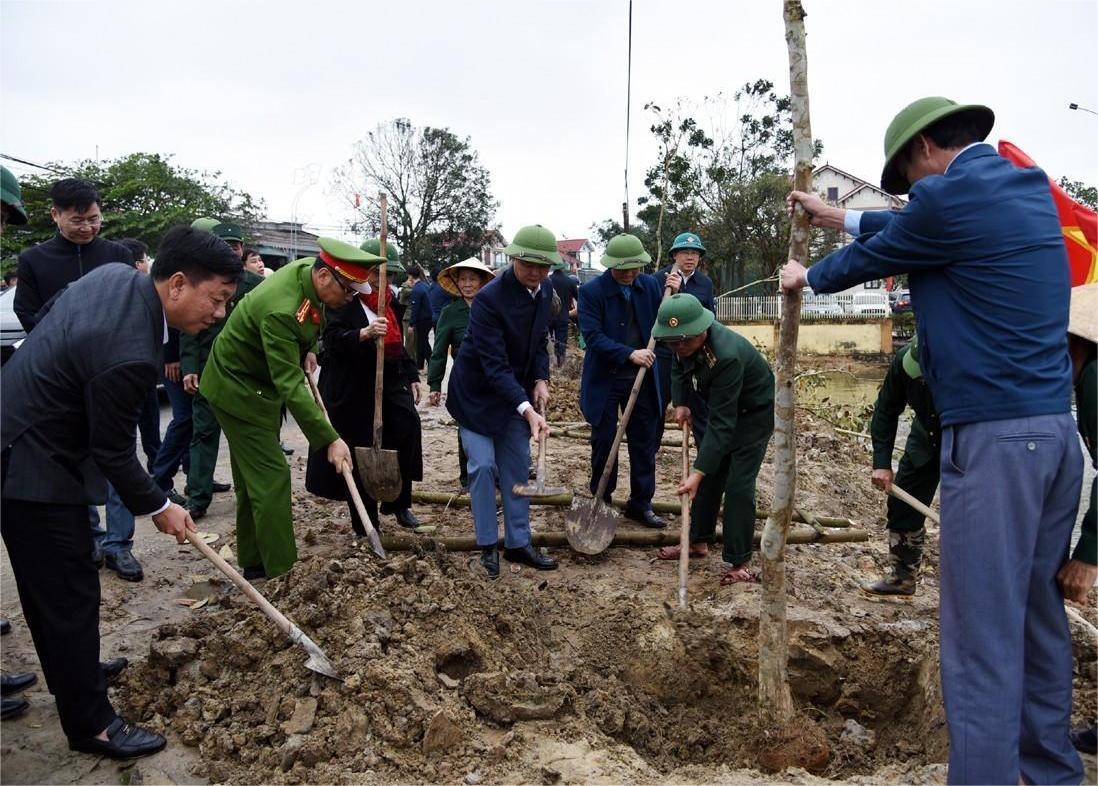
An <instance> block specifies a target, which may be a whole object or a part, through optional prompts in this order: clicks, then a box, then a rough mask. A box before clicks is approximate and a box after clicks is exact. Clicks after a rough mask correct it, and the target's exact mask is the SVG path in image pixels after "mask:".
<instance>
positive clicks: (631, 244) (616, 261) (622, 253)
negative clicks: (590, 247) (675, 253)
mask: <svg viewBox="0 0 1098 786" xmlns="http://www.w3.org/2000/svg"><path fill="white" fill-rule="evenodd" d="M651 261H652V257H650V256H649V255H648V252H647V251H645V250H644V244H643V243H641V241H640V238H639V237H637V236H636V235H629V234H621V235H614V237H612V238H610V242H609V243H607V244H606V253H604V254H603V255H602V259H600V260H599V264H601V265H602V266H603V267H605V268H608V269H610V270H633V269H635V268H638V267H644V266H645V265H647V264H648V263H649V262H651Z"/></svg>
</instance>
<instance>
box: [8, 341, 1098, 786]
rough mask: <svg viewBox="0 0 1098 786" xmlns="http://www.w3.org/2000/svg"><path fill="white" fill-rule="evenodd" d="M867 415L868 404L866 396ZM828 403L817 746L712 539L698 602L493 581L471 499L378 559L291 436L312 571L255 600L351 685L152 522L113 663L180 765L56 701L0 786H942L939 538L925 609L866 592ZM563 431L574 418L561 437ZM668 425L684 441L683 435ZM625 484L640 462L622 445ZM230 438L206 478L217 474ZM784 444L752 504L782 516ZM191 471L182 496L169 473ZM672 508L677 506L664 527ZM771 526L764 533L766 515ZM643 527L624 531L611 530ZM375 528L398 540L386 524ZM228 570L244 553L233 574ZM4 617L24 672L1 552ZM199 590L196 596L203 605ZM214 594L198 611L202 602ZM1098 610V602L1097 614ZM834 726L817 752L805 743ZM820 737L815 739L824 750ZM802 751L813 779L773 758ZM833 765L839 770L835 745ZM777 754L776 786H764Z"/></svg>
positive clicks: (653, 584) (109, 613)
mask: <svg viewBox="0 0 1098 786" xmlns="http://www.w3.org/2000/svg"><path fill="white" fill-rule="evenodd" d="M803 360H804V361H805V363H804V365H805V367H806V368H807V369H808V370H812V369H824V368H827V369H835V368H842V369H845V370H847V371H851V372H854V373H857V374H862V375H873V374H876V375H877V376H880V375H882V374H883V361H880V360H867V361H857V362H851V361H840V360H838V359H828V358H821V359H810V358H805V359H803ZM565 372H566V373H564V374H558V375H557V376H556V378H555V380H554V383H553V401H552V402H551V406H550V419H551V420H552V421H553V422H555V423H559V424H568V423H576V422H578V421H580V420H582V417H581V416H580V414H579V411H578V407H577V405H576V381H577V378H578V372H579V358H578V357H570V358H569V360H568V364H567V366H566V369H565ZM854 409H857V408H856V407H854ZM420 413H421V416H422V420H423V430H424V443H425V445H424V447H425V455H426V456H428V457H429V459H428V461H427V466H426V477H425V480H424V482H423V483H422V484H420V486H421V487H422V488H424V489H430V490H437V491H454V490H456V488H457V463H456V461H457V459H456V436H455V430H454V426H453V423H452V421H451V419H450V418H449V416H448V415H447V414H446V412H445V409H444V408H441V407H440V408H430V407H427V406H426V404H424V405H422V406H421V407H420ZM849 414H850V413H849V411H848V412H846V413H843V412H840V411H838V410H836V409H835V408H833V407H832V408H829V407H828V406H826V405H825V406H823V407H820V408H817V412H816V413H811V412H808V411H802V412H799V413H798V462H799V464H798V493H797V505H798V507H799V508H800V509H802V510H804V511H808V512H811V513H813V514H816V515H826V516H836V517H844V518H849V519H851V520H852V521H853V523H854V525H855V527H856V528H859V529H863V530H866V531H868V533H869V539H868V541H865V542H855V543H842V544H829V545H803V546H790V547H789V549H788V554H787V571H788V573H787V576H788V578H787V586H788V590H789V609H788V617H789V630H790V641H791V645H790V664H789V671H790V685H791V689H792V693H793V696H794V701H795V703H796V705H797V708H798V712H799V713H800V714H799V718H800V720H799V721H798V729H800V730H802V731H803V732H804V733H803V734H802V735H801V736H802V739H800V740H793V742H792V743H790V742H789V741H788V740H787V741H785V742H781V741H777V740H775V736H774V734H773V733H772V730H769V729H768V728H767V726H766V723H765V722H764V720H763V717H762V716H761V715H760V713H759V711H758V708H757V698H756V696H757V671H758V666H757V664H758V643H757V631H758V610H759V597H760V592H761V588H760V587H759V586H758V585H748V584H738V585H733V586H728V587H722V586H720V585H719V578H720V575H721V562H720V557H719V549H717V550H715V551H714V552H712V553H711V554H710V556H709V557H707V558H706V559H703V560H694V561H692V562H691V566H690V581H689V588H688V590H689V602H690V608H689V610H687V611H683V612H679V611H675V610H673V609H674V606H675V593H676V586H677V563H667V562H660V561H656V560H655V559H654V552H655V550H654V549H652V548H645V549H641V548H618V547H615V548H611V549H609V550H607V551H606V552H604V553H603V554H600V555H598V556H595V557H588V556H582V555H579V554H576V553H573V552H571V551H570V550H568V549H566V548H561V549H553V550H551V552H552V554H553V556H555V557H556V558H558V559H559V560H560V562H561V569H560V570H559V571H556V572H550V573H538V572H535V571H532V570H530V569H528V568H525V567H524V568H521V569H516V568H511V569H508V564H507V563H506V562H504V563H503V565H504V570H503V577H502V579H501V580H500V581H498V582H495V583H488V582H486V581H485V580H484V578H483V574H482V573H481V572H480V569H479V566H478V565H477V562H476V555H475V554H473V553H468V552H448V551H446V550H445V549H444V548H440V547H438V546H437V544H435V542H434V541H433V540H432V537H435V536H449V535H469V534H471V533H472V525H471V521H470V518H469V513H468V510H467V509H462V508H449V509H447V508H444V507H442V506H428V505H416V506H415V511H416V514H417V515H418V516H419V518H420V519H421V520H422V521H423V523H424V524H427V525H429V526H434V527H436V528H437V530H436V532H435V533H434V535H433V536H432V535H426V536H419V543H418V544H417V548H416V550H415V551H411V552H408V551H403V552H398V551H393V552H391V553H390V555H389V556H390V558H389V560H388V561H385V562H382V561H380V560H378V559H377V558H376V557H374V556H373V554H372V552H371V551H370V550H369V548H368V547H367V546H366V544H365V543H360V542H358V541H356V540H355V538H354V537H353V535H352V534H351V530H350V526H349V520H348V516H347V511H346V508H345V506H344V504H343V503H329V502H326V501H323V500H318V499H316V498H314V497H311V496H310V495H308V494H306V493H305V492H304V491H303V488H302V487H303V480H304V467H305V456H304V450H305V443H304V441H303V439H302V437H301V434H300V432H299V431H297V430H296V428H294V427H293V426H289V427H287V429H286V430H285V432H284V436H285V437H286V441H287V442H288V443H289V444H290V445H291V446H293V447H295V448H297V452H296V453H295V454H294V456H293V457H291V458H290V459H289V461H290V464H291V467H292V470H293V478H294V488H295V499H294V506H295V520H296V522H297V535H298V542H299V547H300V550H301V561H300V562H299V564H298V565H297V566H296V567H295V568H294V570H293V571H291V572H290V573H289V574H287V575H286V576H283V577H281V578H279V579H275V580H270V581H265V582H261V583H260V584H259V585H258V586H259V587H260V589H261V591H262V592H263V593H265V594H266V596H267V597H268V598H269V599H270V600H271V601H272V602H273V603H274V604H275V605H276V606H277V607H278V608H280V609H281V610H282V611H283V612H285V613H286V614H287V615H288V616H289V617H291V618H292V619H293V620H295V621H296V622H297V623H298V624H299V625H300V626H301V627H302V628H303V629H304V630H305V631H306V632H307V633H308V634H309V635H310V636H311V637H312V638H313V639H314V640H315V641H316V642H317V643H318V644H319V645H320V646H321V647H322V648H323V649H324V650H325V651H326V652H327V653H328V654H329V655H330V656H331V658H332V660H333V661H334V662H335V663H336V665H337V666H338V668H339V669H340V671H341V672H342V673H343V675H344V676H345V677H346V679H345V680H344V681H343V682H335V681H332V680H328V679H326V678H323V677H318V676H316V675H314V674H313V673H312V672H310V671H308V670H306V669H305V668H304V666H303V663H304V660H305V655H304V653H303V651H302V650H301V649H299V648H298V647H295V646H292V645H290V644H288V643H287V641H286V640H285V637H284V636H282V635H281V634H279V633H278V632H277V631H276V629H275V628H274V627H273V625H272V624H271V623H270V622H269V621H268V620H267V618H266V617H264V616H263V615H262V614H260V613H259V612H258V611H257V610H256V609H255V608H254V607H253V606H252V605H250V604H249V603H248V602H247V600H246V599H245V598H244V597H243V596H242V595H241V594H240V593H239V592H238V591H237V590H236V589H235V588H233V587H232V585H231V584H229V583H228V582H227V581H226V580H225V579H224V578H222V577H221V576H220V574H218V572H217V571H216V569H214V568H213V566H212V565H211V564H210V563H208V562H206V561H204V560H203V559H202V558H201V557H200V555H198V554H197V553H196V552H194V551H193V550H192V549H190V548H189V547H179V546H176V545H175V543H174V541H172V540H170V539H168V538H166V537H164V536H162V535H159V534H158V533H156V532H155V531H154V530H153V528H152V526H151V524H150V523H149V521H148V520H147V519H146V520H143V521H140V522H139V525H138V526H139V531H138V539H137V545H136V547H135V554H136V555H137V556H138V557H139V558H140V559H141V560H142V562H143V563H144V566H145V571H146V579H145V581H143V582H141V583H138V584H128V583H125V582H122V581H120V580H119V579H118V578H117V577H116V576H115V575H114V574H112V573H109V572H106V571H104V572H103V574H102V585H103V607H102V632H103V649H102V654H103V657H104V658H106V657H110V656H113V655H118V654H122V655H126V656H127V657H129V658H130V659H131V660H132V661H133V665H132V666H131V667H130V668H129V669H128V670H127V671H126V672H125V673H124V675H123V677H122V678H121V679H120V680H119V683H118V684H117V686H116V687H115V689H114V690H113V691H112V697H113V699H114V701H115V703H116V706H117V707H118V708H119V710H120V712H122V713H123V714H124V715H125V716H126V717H127V718H130V719H133V720H136V721H139V722H142V723H145V724H147V725H149V726H150V727H152V728H155V729H157V730H158V731H161V732H163V733H165V734H167V735H168V737H169V740H170V744H169V747H168V748H167V750H165V751H164V752H162V753H160V754H157V755H155V756H152V757H149V758H147V759H143V760H141V761H139V762H137V763H136V764H134V763H130V764H118V763H115V762H111V761H109V760H105V759H96V758H94V757H90V756H86V755H81V754H73V753H70V752H69V751H68V750H67V747H66V745H65V741H64V737H63V736H62V735H61V733H60V729H59V727H58V726H57V721H56V713H55V711H54V709H53V704H52V700H51V697H50V696H49V694H48V693H47V691H46V690H45V688H44V686H42V685H41V684H39V685H38V686H35V687H34V688H33V689H31V690H30V691H28V692H27V696H28V698H29V699H30V700H31V702H32V704H33V708H32V710H31V711H30V712H29V713H28V714H27V715H26V716H24V717H23V718H22V719H20V720H15V721H8V722H5V723H4V724H3V726H2V727H0V779H2V780H3V782H4V783H101V784H106V783H208V782H215V783H370V784H375V783H376V784H395V783H458V782H461V783H466V784H478V783H483V784H490V783H514V782H532V783H545V784H557V783H653V784H655V783H672V782H674V783H681V782H693V783H753V782H759V781H760V780H764V779H765V780H769V781H773V782H795V783H824V782H832V781H841V782H845V783H866V784H869V783H942V782H944V777H945V766H944V764H943V762H944V761H945V757H946V751H947V739H946V733H945V727H944V717H943V713H942V709H941V699H940V687H939V684H938V676H937V615H936V605H937V589H938V584H937V554H938V552H937V539H936V537H935V536H936V530H935V529H934V528H933V526H931V529H930V533H931V537H930V538H928V544H929V546H928V549H927V559H926V563H925V568H924V573H923V576H922V580H921V583H920V588H919V592H918V594H917V596H916V597H915V599H914V600H912V601H911V602H908V603H902V604H887V603H878V602H872V601H870V600H868V599H867V598H866V596H864V595H863V594H862V593H861V592H859V590H858V585H859V584H860V583H862V582H865V581H869V580H872V579H874V578H876V577H877V576H878V575H879V573H880V572H881V570H882V569H883V567H884V565H885V562H886V553H887V552H886V542H885V537H884V535H883V531H884V519H883V511H884V499H883V497H882V496H881V494H880V492H878V491H876V490H874V489H872V488H871V486H870V485H869V482H868V479H869V472H870V469H869V468H870V461H869V454H868V450H867V448H866V446H865V445H864V441H862V440H858V439H857V438H854V437H851V436H849V435H847V434H844V433H842V432H840V431H836V429H835V426H834V425H832V423H831V422H829V421H834V422H835V423H837V424H838V423H841V424H843V426H842V427H846V426H847V425H850V422H849V419H848V416H849ZM558 431H560V429H558ZM671 431H673V430H672V429H669V432H671ZM549 453H550V460H549V475H550V480H551V482H553V483H556V484H562V485H566V486H570V487H573V488H576V489H583V488H585V486H586V482H587V481H586V478H587V476H588V472H589V467H588V455H589V454H588V448H587V446H586V444H585V443H584V442H583V441H580V440H575V439H569V438H566V437H563V436H559V435H558V436H557V437H556V438H552V439H551V440H550V445H549ZM622 455H623V468H622V486H624V485H625V484H626V483H627V480H626V478H627V474H626V469H625V468H626V467H627V464H628V461H627V459H625V452H624V451H623V454H622ZM226 459H227V451H226V450H225V449H224V447H223V449H222V453H221V468H220V469H219V474H218V476H219V477H220V478H226V479H227V478H228V476H229V473H228V469H227V460H226ZM679 462H680V455H679V451H678V450H677V449H675V448H664V449H662V450H661V452H660V456H659V470H658V472H659V484H658V486H659V490H658V492H657V497H658V498H659V499H662V500H666V501H669V502H673V501H675V498H674V491H673V489H674V483H675V479H676V478H677V476H678V473H679V466H680V464H679ZM772 480H773V464H772V459H771V457H770V456H768V458H767V461H766V463H765V464H764V466H763V469H762V473H761V475H760V483H759V497H760V499H759V507H760V508H761V509H766V508H767V507H768V506H769V503H770V491H771V488H772ZM180 482H181V481H180ZM232 507H233V503H232V495H231V494H224V495H219V496H218V497H216V498H215V501H214V504H213V506H212V507H211V508H210V514H211V515H210V516H209V517H207V518H206V519H204V520H203V521H202V522H201V523H200V529H201V530H203V531H207V532H212V533H216V534H217V535H219V536H220V537H219V539H218V540H217V542H215V543H214V544H213V545H214V548H215V549H223V548H226V547H227V551H225V552H224V553H225V554H226V555H229V556H230V557H231V553H232V552H233V550H234V547H235V542H234V537H233V519H232ZM532 511H533V515H532V526H533V528H534V529H535V531H542V532H544V531H560V530H563V526H564V512H563V510H561V509H553V508H538V507H535V508H533V509H532ZM677 525H678V518H677V517H672V527H677ZM760 525H761V522H760ZM635 526H636V525H633V524H631V523H628V522H624V523H623V524H622V525H621V528H622V529H632V528H634V527H635ZM382 529H383V532H394V531H396V530H398V529H399V528H398V527H396V525H395V522H394V521H393V520H392V518H390V517H383V520H382ZM230 561H232V559H230ZM2 589H3V597H2V602H0V606H2V611H3V614H4V615H5V616H7V617H10V618H11V619H12V621H13V624H14V626H15V632H14V633H13V634H12V635H10V636H6V637H4V639H3V666H4V668H6V669H8V670H12V671H18V670H36V669H37V662H36V659H35V656H34V650H33V646H32V645H31V642H30V637H29V635H28V633H27V632H26V629H25V627H24V626H22V625H21V624H20V623H21V612H20V609H19V604H18V598H17V596H16V594H15V592H14V586H13V584H12V581H11V576H10V568H8V566H7V564H6V561H5V565H4V576H3V585H2ZM196 601H198V602H199V603H198V604H197V605H193V606H192V605H191V604H195V602H196ZM202 601H205V602H202ZM1086 616H1087V618H1088V619H1089V620H1091V622H1094V621H1095V620H1096V615H1095V612H1094V608H1093V604H1092V606H1091V608H1090V609H1088V610H1087V611H1086ZM1073 632H1074V634H1075V636H1076V655H1077V660H1076V702H1075V709H1074V715H1075V720H1076V721H1077V722H1083V721H1085V720H1088V719H1090V720H1092V719H1093V718H1094V716H1095V713H1096V710H1098V707H1096V701H1095V662H1096V651H1095V642H1094V641H1093V640H1092V639H1091V638H1089V637H1088V636H1087V635H1086V634H1085V632H1083V631H1081V630H1074V631H1073ZM813 729H817V730H818V731H819V732H822V734H821V735H820V739H819V740H817V739H813V738H812V737H811V735H810V734H809V732H810V731H811V730H813ZM821 740H822V742H823V744H822V745H818V744H817V743H819V742H820V741H821ZM793 744H800V746H801V748H803V749H805V750H807V751H808V752H809V754H813V753H815V760H814V761H813V755H809V756H807V757H806V758H804V759H802V761H803V762H805V763H809V762H811V766H812V769H813V771H814V772H813V774H810V773H808V772H806V771H805V770H802V769H793V770H781V769H780V767H781V763H780V761H779V759H777V758H775V755H776V754H780V753H782V752H784V751H787V750H789V749H790V747H792V745H793ZM825 755H826V757H825ZM764 765H769V767H768V769H773V768H774V767H778V768H779V770H778V771H777V772H771V773H770V774H765V775H764V774H763V773H762V772H761V771H760V770H761V768H763V767H764Z"/></svg>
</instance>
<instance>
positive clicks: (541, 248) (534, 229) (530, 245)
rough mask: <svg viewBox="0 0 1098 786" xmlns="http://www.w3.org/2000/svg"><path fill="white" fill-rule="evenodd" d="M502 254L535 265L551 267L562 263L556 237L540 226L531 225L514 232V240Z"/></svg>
mask: <svg viewBox="0 0 1098 786" xmlns="http://www.w3.org/2000/svg"><path fill="white" fill-rule="evenodd" d="M503 253H504V254H506V255H507V256H509V257H515V258H516V259H521V260H522V261H523V262H529V263H532V264H535V265H548V266H550V267H552V266H553V265H560V264H563V263H564V260H563V259H561V258H560V252H559V251H557V241H556V237H555V236H554V235H553V233H552V232H550V231H549V230H548V229H546V228H545V227H543V226H542V225H541V224H531V225H530V226H528V227H523V228H522V229H520V230H519V231H518V232H516V233H515V239H514V240H512V241H511V245H509V246H507V248H505V249H503Z"/></svg>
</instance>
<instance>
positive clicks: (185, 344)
mask: <svg viewBox="0 0 1098 786" xmlns="http://www.w3.org/2000/svg"><path fill="white" fill-rule="evenodd" d="M211 221H216V219H211V218H198V219H195V220H194V221H192V222H191V227H193V228H195V229H203V230H205V231H207V232H211V233H212V234H214V235H217V236H218V237H219V238H221V239H222V240H224V241H225V242H226V243H227V244H228V246H229V247H230V248H231V249H232V250H233V251H234V252H235V253H236V254H237V256H240V257H243V254H244V234H243V232H242V230H241V229H240V227H239V226H237V225H236V224H231V223H227V222H221V221H217V223H215V224H213V225H212V226H211V225H210V223H209V222H211ZM264 280H265V279H264V278H263V276H260V275H257V274H256V273H253V272H251V271H250V270H245V271H244V278H243V279H241V281H240V284H239V285H238V286H237V288H236V294H235V295H233V298H232V300H230V301H229V303H228V304H227V305H226V307H225V319H223V320H221V321H220V322H217V323H215V324H213V325H211V326H210V327H208V328H206V329H205V330H203V331H202V332H201V333H198V334H197V335H193V336H188V335H186V334H182V335H180V337H179V365H180V370H181V372H182V374H183V389H184V390H185V391H186V392H187V393H190V394H191V395H193V396H194V399H193V400H192V401H191V429H192V431H191V449H190V465H189V469H188V470H187V487H186V489H185V490H184V491H185V493H186V495H187V509H188V511H189V512H190V514H191V518H192V519H195V520H197V519H200V518H202V517H203V516H205V515H206V509H207V508H208V507H209V506H210V501H211V500H212V499H213V495H214V492H221V491H228V490H229V488H230V486H229V484H228V483H221V482H217V481H215V480H214V467H215V466H216V465H217V449H218V445H219V443H220V442H221V429H220V427H219V426H218V425H217V419H216V418H215V417H214V415H213V412H212V411H211V410H210V405H209V402H208V401H207V400H206V396H205V395H204V391H203V390H202V389H201V384H202V382H201V380H202V375H203V372H204V370H205V368H206V361H207V359H208V358H209V356H210V348H211V347H212V346H213V343H214V339H216V338H217V336H218V334H219V333H220V332H221V330H222V328H223V327H224V326H225V322H226V321H227V320H228V318H229V316H231V315H232V313H233V309H234V308H236V305H237V304H238V303H239V302H240V301H241V299H243V297H244V296H245V295H246V294H248V292H250V291H251V290H253V289H255V288H256V287H257V286H259V285H260V284H262V283H263V281H264Z"/></svg>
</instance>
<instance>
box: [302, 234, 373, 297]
mask: <svg viewBox="0 0 1098 786" xmlns="http://www.w3.org/2000/svg"><path fill="white" fill-rule="evenodd" d="M316 244H317V245H318V246H320V253H319V254H317V258H318V259H319V260H320V261H321V262H323V263H324V264H325V265H327V266H328V267H330V268H332V269H333V270H335V271H336V272H337V273H339V275H341V276H342V277H343V278H345V279H346V280H347V285H348V286H350V287H351V289H353V290H355V291H356V292H368V291H369V285H368V284H367V283H366V279H367V278H369V275H370V268H372V267H375V266H377V265H380V264H381V263H382V262H384V261H385V260H384V259H382V258H381V257H379V256H378V255H377V254H368V253H366V252H365V251H363V250H362V249H359V248H355V247H354V246H352V245H351V244H350V243H344V242H343V241H342V240H336V239H335V238H331V237H322V238H318V239H317V241H316Z"/></svg>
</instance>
